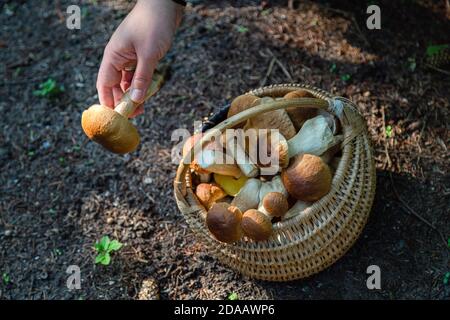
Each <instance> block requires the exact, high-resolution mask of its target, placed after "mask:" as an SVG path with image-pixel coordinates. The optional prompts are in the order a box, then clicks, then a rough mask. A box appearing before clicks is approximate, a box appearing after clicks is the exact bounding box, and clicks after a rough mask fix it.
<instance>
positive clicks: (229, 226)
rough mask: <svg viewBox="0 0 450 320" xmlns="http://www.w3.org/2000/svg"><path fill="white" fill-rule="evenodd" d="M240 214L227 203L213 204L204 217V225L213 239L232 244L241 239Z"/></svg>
mask: <svg viewBox="0 0 450 320" xmlns="http://www.w3.org/2000/svg"><path fill="white" fill-rule="evenodd" d="M241 221H242V212H241V211H240V210H239V209H238V208H236V207H233V206H230V205H229V204H228V203H223V202H219V203H215V204H213V205H212V207H211V209H209V211H208V213H207V215H206V225H207V226H208V229H209V231H210V232H211V233H212V234H213V235H214V237H215V238H216V239H217V240H219V241H222V242H226V243H233V242H236V241H238V240H239V239H241V238H242V228H241Z"/></svg>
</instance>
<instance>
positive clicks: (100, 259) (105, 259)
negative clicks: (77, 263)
mask: <svg viewBox="0 0 450 320" xmlns="http://www.w3.org/2000/svg"><path fill="white" fill-rule="evenodd" d="M110 262H111V256H110V255H109V253H108V252H104V253H101V254H99V255H97V256H96V257H95V263H97V264H98V263H100V264H102V265H104V266H107V265H109V263H110Z"/></svg>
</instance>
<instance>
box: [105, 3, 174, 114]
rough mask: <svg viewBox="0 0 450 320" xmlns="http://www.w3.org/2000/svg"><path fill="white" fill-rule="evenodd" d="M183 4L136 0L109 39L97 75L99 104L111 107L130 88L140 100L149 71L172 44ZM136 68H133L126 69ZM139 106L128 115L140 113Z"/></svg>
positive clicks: (133, 97) (141, 108)
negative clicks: (132, 69)
mask: <svg viewBox="0 0 450 320" xmlns="http://www.w3.org/2000/svg"><path fill="white" fill-rule="evenodd" d="M182 11H183V7H182V6H180V5H178V4H176V3H175V2H173V1H170V0H138V2H137V3H136V5H135V7H134V8H133V10H132V11H131V12H130V13H129V14H128V16H127V17H126V18H125V19H124V20H123V21H122V23H121V24H120V25H119V27H118V28H117V30H116V31H115V32H114V34H113V35H112V37H111V39H110V40H109V43H108V45H107V46H106V48H105V51H104V54H103V60H102V63H101V65H100V70H99V72H98V77H97V91H98V97H99V100H100V103H101V104H102V105H105V106H108V107H110V108H113V107H114V106H115V105H116V104H117V103H118V102H119V101H120V99H121V98H122V96H123V93H124V92H125V91H126V90H127V89H128V88H130V97H131V99H132V100H133V101H135V102H137V103H142V102H143V100H144V97H145V93H146V91H147V89H148V87H149V86H150V83H151V80H152V74H153V70H154V69H155V67H156V65H157V64H158V61H159V60H160V59H161V58H163V57H164V55H165V54H166V52H167V51H168V50H169V48H170V45H171V43H172V38H173V35H174V33H175V31H176V28H177V26H178V24H179V23H180V21H181V16H182ZM133 67H136V69H135V70H134V71H126V70H125V69H128V70H130V68H133ZM142 112H143V107H142V105H140V106H139V107H138V108H137V109H136V111H135V112H134V114H133V115H132V117H134V116H136V115H138V114H141V113H142Z"/></svg>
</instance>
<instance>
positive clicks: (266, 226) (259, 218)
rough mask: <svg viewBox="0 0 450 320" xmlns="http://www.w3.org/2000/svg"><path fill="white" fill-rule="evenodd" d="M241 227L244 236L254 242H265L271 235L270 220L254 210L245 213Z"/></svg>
mask: <svg viewBox="0 0 450 320" xmlns="http://www.w3.org/2000/svg"><path fill="white" fill-rule="evenodd" d="M241 225H242V230H243V231H244V234H245V235H246V236H247V237H249V238H251V239H253V240H256V241H264V240H267V239H268V238H269V237H270V235H271V234H272V222H271V221H270V218H269V217H268V216H266V215H265V214H264V213H262V212H261V211H258V210H256V209H250V210H247V211H245V213H244V215H243V216H242V223H241Z"/></svg>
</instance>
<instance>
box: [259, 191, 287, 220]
mask: <svg viewBox="0 0 450 320" xmlns="http://www.w3.org/2000/svg"><path fill="white" fill-rule="evenodd" d="M262 201H263V202H262V205H263V207H264V209H265V210H266V211H267V213H268V214H270V215H271V216H272V217H282V216H283V215H284V214H285V213H286V212H287V211H288V210H289V203H288V200H287V198H286V197H285V196H284V195H283V194H282V193H281V192H269V193H268V194H266V196H265V197H264V199H263V200H262Z"/></svg>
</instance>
